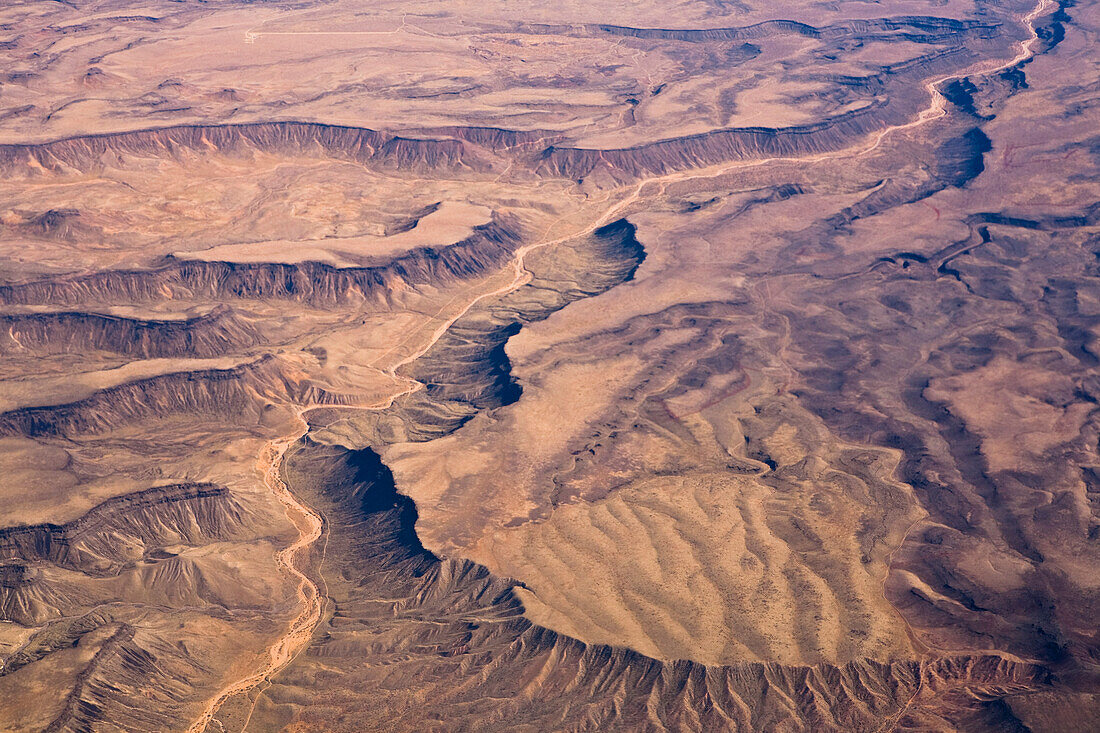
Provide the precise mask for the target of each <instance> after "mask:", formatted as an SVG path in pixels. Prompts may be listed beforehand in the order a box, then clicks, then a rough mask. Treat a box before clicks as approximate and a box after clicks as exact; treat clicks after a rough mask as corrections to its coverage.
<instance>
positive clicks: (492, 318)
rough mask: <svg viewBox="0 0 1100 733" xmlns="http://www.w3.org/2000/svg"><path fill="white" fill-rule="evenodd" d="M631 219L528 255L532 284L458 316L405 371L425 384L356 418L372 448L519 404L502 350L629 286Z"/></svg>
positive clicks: (638, 258)
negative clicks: (535, 327)
mask: <svg viewBox="0 0 1100 733" xmlns="http://www.w3.org/2000/svg"><path fill="white" fill-rule="evenodd" d="M635 234H636V228H635V227H634V225H633V224H631V223H630V222H628V221H627V220H625V219H621V220H619V221H616V222H613V223H611V224H608V225H606V226H603V227H601V228H599V229H597V230H596V231H595V232H593V233H592V234H591V235H588V236H585V237H581V238H579V239H577V240H575V241H571V242H567V243H563V244H560V245H557V246H555V247H554V248H553V249H552V251H551V250H548V251H545V252H543V251H539V250H536V251H535V252H533V253H531V254H529V255H527V257H526V258H525V261H524V266H525V269H526V270H527V271H528V272H530V273H531V274H532V279H531V281H530V282H529V283H527V284H526V285H523V286H522V287H520V288H519V289H517V290H516V291H515V292H513V293H510V294H508V295H506V296H504V297H503V298H501V299H500V300H498V301H489V302H487V303H486V304H485V305H478V306H477V307H475V308H474V309H472V310H471V311H469V312H468V313H467V314H466V315H464V316H463V317H462V318H460V319H458V320H457V321H456V322H455V323H454V324H452V325H451V327H450V328H449V329H448V330H447V332H446V333H445V334H443V336H442V337H441V338H440V339H439V340H438V341H436V343H435V344H434V345H433V346H432V348H431V349H429V350H428V351H427V353H425V354H424V355H423V356H421V357H420V358H419V359H417V360H416V361H414V362H413V363H411V364H409V365H408V367H405V368H404V369H402V370H401V372H402V373H403V374H405V375H406V376H408V377H411V378H412V379H415V380H416V381H418V382H420V383H422V384H423V385H424V389H423V390H419V391H417V392H415V393H413V394H411V395H409V396H407V397H404V398H402V399H400V400H398V401H397V403H396V405H395V408H394V409H393V410H389V411H386V412H385V413H381V414H379V415H377V416H374V415H372V416H364V417H363V418H362V420H360V421H357V422H359V423H361V424H363V425H367V424H370V425H372V427H371V428H370V432H371V434H372V435H373V437H372V438H371V439H370V442H372V443H374V444H380V443H387V442H393V441H396V440H417V441H419V440H431V439H434V438H437V437H440V436H442V435H445V434H446V433H449V432H451V431H452V430H454V429H456V428H457V427H459V426H460V425H462V424H463V423H464V422H465V421H467V420H468V419H470V418H471V417H472V416H473V415H475V414H476V413H477V412H479V411H481V410H486V409H491V408H495V407H500V406H503V405H508V404H511V403H513V402H515V401H516V400H517V399H519V395H520V392H521V390H520V386H519V385H518V384H516V382H515V380H514V379H513V378H512V375H511V369H510V364H509V362H508V356H507V354H506V353H505V350H504V347H505V344H506V343H507V341H508V339H509V338H511V337H512V336H514V335H515V334H516V333H518V331H519V329H520V328H521V327H522V326H523V325H524V324H527V323H532V322H535V321H540V320H543V319H545V318H547V317H549V316H550V315H551V314H552V313H554V312H556V311H558V310H560V309H562V308H564V307H565V306H566V305H568V304H569V303H571V302H573V301H575V300H578V299H581V298H589V297H594V296H597V295H599V294H600V293H603V292H606V291H607V290H609V289H611V288H612V287H615V286H616V285H619V284H621V283H624V282H627V281H629V280H630V279H631V277H633V274H634V272H635V270H636V269H637V268H638V266H639V265H640V264H641V262H642V261H643V260H644V259H645V250H644V248H643V247H642V244H641V243H640V242H639V241H638V240H637V238H636V237H635Z"/></svg>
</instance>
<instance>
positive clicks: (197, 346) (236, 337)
mask: <svg viewBox="0 0 1100 733" xmlns="http://www.w3.org/2000/svg"><path fill="white" fill-rule="evenodd" d="M260 340H261V336H260V334H259V333H258V332H257V330H256V328H255V327H254V326H253V325H252V324H251V323H249V322H248V321H246V320H244V319H243V318H241V317H240V315H239V314H237V313H236V312H234V311H233V310H232V309H230V308H228V307H220V308H217V309H215V310H213V311H211V312H210V313H208V314H206V315H202V316H198V317H195V318H186V319H182V320H161V321H153V320H142V319H136V318H122V317H116V316H107V315H101V314H98V313H80V312H63V313H20V314H11V315H0V353H5V352H6V353H18V352H29V353H35V354H57V353H65V352H68V353H72V352H74V351H76V352H88V351H108V352H111V353H115V354H121V355H125V356H131V357H137V358H142V359H152V358H165V357H172V356H178V357H183V356H195V357H213V356H220V355H222V354H226V353H231V352H234V351H240V350H243V349H247V348H248V347H250V346H255V345H256V344H257V343H259V342H260Z"/></svg>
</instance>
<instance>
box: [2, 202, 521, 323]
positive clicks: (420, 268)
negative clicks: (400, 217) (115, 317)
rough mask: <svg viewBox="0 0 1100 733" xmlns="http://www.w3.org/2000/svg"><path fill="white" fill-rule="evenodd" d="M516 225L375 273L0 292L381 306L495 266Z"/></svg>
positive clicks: (73, 282) (42, 285) (116, 273)
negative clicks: (415, 289)
mask: <svg viewBox="0 0 1100 733" xmlns="http://www.w3.org/2000/svg"><path fill="white" fill-rule="evenodd" d="M519 241H520V232H519V231H517V227H516V226H515V224H514V222H495V223H491V224H488V225H485V226H483V227H479V228H478V229H477V230H476V231H475V233H474V234H473V235H471V236H470V237H468V238H467V239H465V240H463V241H462V242H459V243H457V244H454V245H451V246H448V247H442V248H419V249H416V250H413V251H411V252H409V253H407V254H405V255H403V256H400V257H398V258H396V259H393V260H390V261H388V262H386V263H384V264H380V265H378V266H376V267H349V268H338V267H333V266H330V265H325V264H322V263H319V262H301V263H297V264H273V263H256V264H250V263H233V262H206V261H199V260H184V261H179V260H172V259H169V262H168V264H166V265H164V266H162V267H160V268H158V269H153V270H129V271H124V270H108V271H105V272H99V273H94V274H90V275H77V276H70V277H63V278H51V279H49V280H43V281H38V282H27V283H21V284H15V285H4V286H0V303H6V304H11V305H38V304H47V305H52V306H74V305H80V304H82V303H95V304H120V303H121V304H130V303H145V302H149V301H155V300H163V299H170V300H196V301H214V302H223V301H227V300H238V299H250V300H287V301H293V302H299V303H305V304H309V305H318V306H330V307H331V306H334V305H337V304H346V303H363V302H365V301H366V302H374V303H379V304H386V303H387V302H388V301H389V298H390V296H391V294H392V293H393V291H394V290H395V289H396V288H398V287H399V286H402V285H413V286H415V285H427V284H439V285H446V284H449V283H453V282H455V281H456V280H460V279H468V278H472V277H477V276H480V275H485V274H488V273H489V272H491V271H494V270H496V269H498V268H500V267H501V266H502V265H503V264H504V263H505V262H507V260H508V259H510V257H511V252H512V250H513V249H514V248H515V247H516V246H517V245H518V244H519Z"/></svg>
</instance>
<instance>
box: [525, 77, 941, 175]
mask: <svg viewBox="0 0 1100 733" xmlns="http://www.w3.org/2000/svg"><path fill="white" fill-rule="evenodd" d="M917 96H919V95H915V96H914V97H911V98H908V99H899V100H890V101H876V102H872V103H870V104H869V105H868V106H866V107H864V108H863V109H859V110H855V111H852V112H846V113H844V114H841V115H838V116H836V117H833V118H831V119H829V120H824V121H822V122H816V123H813V124H808V125H799V126H793V127H785V128H768V127H746V128H736V129H728V130H715V131H713V132H707V133H702V134H699V135H688V136H684V137H678V138H672V139H668V140H660V141H657V142H653V143H647V144H644V145H639V146H636V147H632V148H619V149H607V150H604V149H588V148H573V147H555V146H551V147H548V148H546V150H544V151H543V153H542V154H541V160H540V161H539V163H538V167H537V171H538V172H539V173H540V174H542V175H551V176H562V177H565V178H571V179H574V180H580V179H585V178H588V177H589V176H592V175H593V174H594V173H596V172H597V171H599V172H600V173H601V174H603V175H606V176H608V177H610V179H611V180H613V181H625V180H630V179H636V178H641V177H645V176H656V175H665V174H668V173H672V172H674V171H678V170H685V169H690V168H703V167H706V166H711V165H717V164H719V163H725V162H731V161H738V160H751V159H758V158H794V157H803V156H812V155H820V154H823V153H829V152H833V151H836V150H840V149H842V148H844V147H846V146H848V145H851V144H853V143H854V142H855V141H856V140H857V139H859V138H861V137H864V136H866V135H869V134H871V133H873V132H875V131H877V130H881V129H882V128H884V127H887V126H889V125H897V124H901V123H902V122H904V121H905V120H906V119H908V118H909V117H911V116H913V115H915V114H916V113H917V112H918V110H919V109H920V108H921V107H923V106H924V104H925V100H923V99H919V98H917Z"/></svg>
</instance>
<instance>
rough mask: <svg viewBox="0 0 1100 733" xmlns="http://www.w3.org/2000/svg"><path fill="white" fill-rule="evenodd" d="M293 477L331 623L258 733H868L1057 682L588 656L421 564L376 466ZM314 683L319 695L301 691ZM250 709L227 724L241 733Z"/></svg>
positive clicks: (1024, 676)
mask: <svg viewBox="0 0 1100 733" xmlns="http://www.w3.org/2000/svg"><path fill="white" fill-rule="evenodd" d="M287 476H288V478H289V480H290V481H291V483H292V485H293V486H294V488H295V491H297V492H300V493H301V494H303V495H304V496H306V497H308V498H309V500H311V501H316V502H318V505H319V506H321V507H322V508H323V510H324V511H325V513H326V515H327V516H328V517H329V518H330V524H329V532H330V535H329V555H328V557H329V558H330V562H331V563H332V564H331V565H328V564H327V568H328V569H327V570H326V571H324V573H325V578H326V582H327V584H328V588H329V593H330V595H331V597H332V600H333V604H334V611H333V615H332V617H331V618H330V619H329V620H328V621H327V622H326V623H325V625H324V627H323V628H322V630H321V631H320V632H319V634H318V636H317V638H316V640H315V642H314V643H313V644H312V645H311V646H310V648H309V649H308V650H307V651H306V652H304V653H303V654H302V655H301V656H300V657H299V658H298V660H297V661H296V662H295V663H294V665H293V666H292V667H291V668H290V670H289V671H288V672H287V673H286V674H284V675H281V676H280V677H278V678H276V679H275V680H274V681H273V684H271V685H270V686H269V687H266V688H265V689H264V690H263V692H262V693H261V698H260V701H259V703H258V704H257V705H256V706H255V708H254V709H253V711H252V712H251V718H250V719H249V726H250V727H249V729H250V730H252V729H256V730H259V729H263V728H264V727H266V726H270V725H274V724H276V723H275V721H278V723H277V724H278V725H279V726H287V725H292V724H296V725H298V726H300V727H304V728H307V729H314V728H316V729H326V730H336V731H339V730H355V729H358V728H360V727H361V725H362V719H363V718H362V716H363V715H366V714H368V711H369V715H370V720H371V721H372V725H375V726H377V727H379V728H385V729H387V730H420V729H423V727H424V725H425V723H426V722H427V723H429V724H433V723H438V724H440V725H443V724H444V723H445V724H446V725H447V726H448V727H455V728H473V727H477V728H481V729H485V730H505V729H507V730H515V729H516V728H517V727H518V728H526V727H529V728H532V729H555V730H576V731H580V730H595V729H599V730H637V729H638V728H640V727H646V728H652V729H654V730H684V729H690V730H727V729H739V730H740V729H748V730H764V729H783V728H791V729H800V728H812V729H815V730H837V731H839V730H846V731H847V730H873V729H874V728H875V727H876V726H879V725H881V723H882V721H883V720H889V719H891V718H893V719H895V720H897V721H899V722H900V721H901V719H902V717H903V716H904V724H905V725H908V726H913V727H920V726H928V725H944V724H947V725H950V721H952V720H959V719H961V718H962V717H963V716H966V715H978V716H981V715H982V714H983V711H984V710H985V709H986V708H990V707H993V706H994V703H990V702H989V700H990V699H991V698H999V697H1000V696H1003V695H1005V694H1009V693H1018V692H1024V691H1029V690H1037V689H1043V688H1045V686H1046V685H1047V683H1048V676H1047V673H1046V672H1045V671H1044V670H1043V669H1042V668H1040V667H1037V666H1035V665H1029V664H1025V663H1020V662H1012V661H1008V660H1005V659H1001V658H998V657H994V656H980V655H978V656H969V657H968V656H958V657H953V658H947V659H942V660H939V661H935V662H916V661H914V662H899V663H893V664H882V663H870V662H853V663H850V664H848V665H844V666H840V667H836V666H829V665H820V666H817V667H785V666H783V665H778V664H751V665H739V666H727V667H706V666H704V665H700V664H696V663H692V662H660V661H657V660H655V659H651V658H647V657H645V656H643V655H640V654H638V653H636V652H632V651H629V650H626V649H621V648H613V647H606V646H599V645H586V644H583V643H581V642H579V641H577V640H574V639H570V638H568V637H565V636H562V635H560V634H555V633H554V632H551V631H548V630H546V629H543V628H540V627H538V626H535V625H532V624H531V623H530V622H528V621H526V620H525V619H523V618H522V617H521V616H520V615H519V613H520V612H521V611H522V606H521V604H520V603H519V602H518V599H517V598H516V596H515V595H514V593H512V592H511V590H510V584H509V583H507V582H506V581H503V580H500V579H496V578H494V577H492V576H491V575H490V574H488V573H487V572H486V570H485V569H484V568H481V567H478V566H476V565H472V564H470V563H464V562H460V561H453V560H443V561H441V560H438V559H436V558H435V557H433V556H431V555H430V554H427V553H425V552H424V551H423V549H422V548H420V547H419V543H418V542H416V541H415V534H413V533H412V522H413V521H414V520H415V512H414V511H413V510H411V507H409V506H408V505H407V503H406V502H407V500H403V499H401V498H400V497H399V496H398V495H397V494H396V493H395V489H394V486H393V481H392V477H391V476H390V475H389V472H388V470H387V469H386V468H385V466H384V465H382V464H381V463H379V462H378V460H377V457H376V456H375V455H374V454H372V453H370V452H356V451H347V450H345V449H342V448H339V447H336V446H322V445H317V444H314V443H311V442H304V443H302V444H301V445H300V446H299V448H297V449H296V450H295V451H294V453H293V454H292V455H291V456H290V458H289V460H288V464H287ZM349 477H351V478H350V479H349ZM364 662H366V663H364ZM413 679H415V680H417V682H416V685H415V686H414V685H410V680H413ZM321 684H323V685H324V688H325V690H326V694H325V695H323V696H317V695H304V694H303V693H304V692H305V691H306V690H308V689H317V686H318V685H321ZM808 690H822V691H824V690H828V694H827V695H826V694H807V692H806V691H808ZM425 693H426V694H425ZM414 694H415V695H416V696H417V697H416V699H417V700H418V702H417V703H416V704H415V705H412V704H411V702H412V697H411V696H412V695H414ZM421 695H423V696H422V697H421ZM248 707H249V706H248V705H245V704H242V705H241V706H239V707H235V706H233V705H230V706H227V707H226V708H225V709H224V711H223V713H222V716H223V717H222V718H221V719H222V720H223V721H224V722H225V723H226V724H227V725H231V724H232V723H233V722H238V723H243V722H244V714H245V711H246V710H247V708H248Z"/></svg>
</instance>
